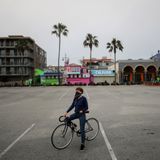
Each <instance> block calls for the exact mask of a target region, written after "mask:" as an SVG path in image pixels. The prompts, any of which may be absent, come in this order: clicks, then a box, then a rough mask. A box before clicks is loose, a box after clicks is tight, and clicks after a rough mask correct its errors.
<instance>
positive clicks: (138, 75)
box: [135, 66, 144, 83]
mask: <svg viewBox="0 0 160 160" xmlns="http://www.w3.org/2000/svg"><path fill="white" fill-rule="evenodd" d="M143 81H144V67H143V66H137V67H136V69H135V82H136V83H142V82H143Z"/></svg>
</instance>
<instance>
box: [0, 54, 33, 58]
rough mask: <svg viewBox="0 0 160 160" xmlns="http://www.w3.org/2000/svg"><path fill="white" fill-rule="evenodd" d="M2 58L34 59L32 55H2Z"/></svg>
mask: <svg viewBox="0 0 160 160" xmlns="http://www.w3.org/2000/svg"><path fill="white" fill-rule="evenodd" d="M0 57H5V58H6V57H10V58H32V59H33V58H34V56H33V55H32V54H25V55H14V54H7V55H6V54H0Z"/></svg>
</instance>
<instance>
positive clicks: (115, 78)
mask: <svg viewBox="0 0 160 160" xmlns="http://www.w3.org/2000/svg"><path fill="white" fill-rule="evenodd" d="M114 70H115V77H114V81H115V84H116V81H117V70H116V51H114Z"/></svg>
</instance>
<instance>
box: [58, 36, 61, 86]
mask: <svg viewBox="0 0 160 160" xmlns="http://www.w3.org/2000/svg"><path fill="white" fill-rule="evenodd" d="M60 50H61V36H59V48H58V85H60V71H59V66H60Z"/></svg>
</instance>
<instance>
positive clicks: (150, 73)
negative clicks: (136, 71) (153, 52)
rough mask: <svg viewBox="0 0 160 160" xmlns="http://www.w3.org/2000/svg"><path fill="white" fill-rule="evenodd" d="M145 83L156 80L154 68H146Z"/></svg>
mask: <svg viewBox="0 0 160 160" xmlns="http://www.w3.org/2000/svg"><path fill="white" fill-rule="evenodd" d="M146 78H147V79H146V80H147V81H153V80H155V79H156V67H155V66H149V67H148V68H147V76H146Z"/></svg>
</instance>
